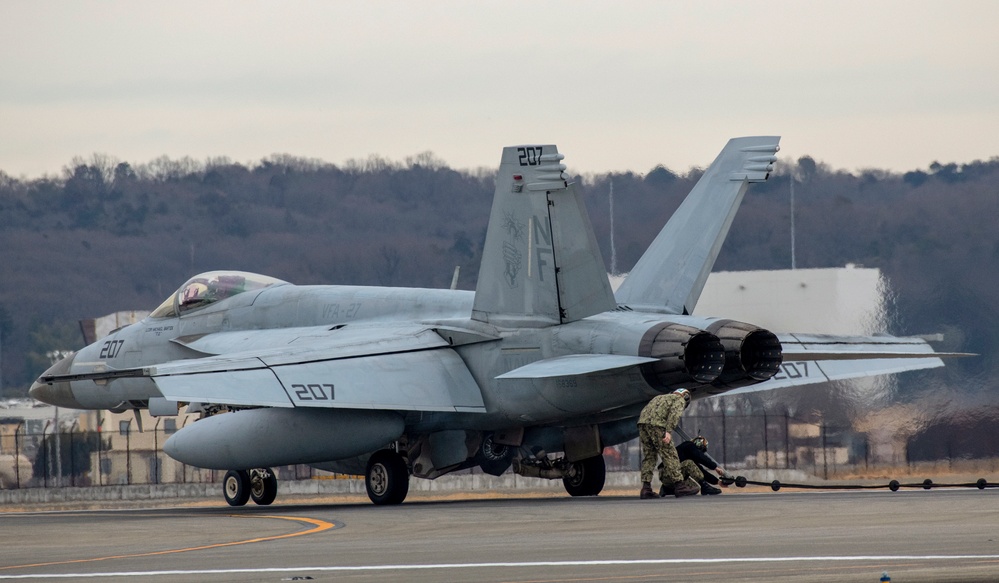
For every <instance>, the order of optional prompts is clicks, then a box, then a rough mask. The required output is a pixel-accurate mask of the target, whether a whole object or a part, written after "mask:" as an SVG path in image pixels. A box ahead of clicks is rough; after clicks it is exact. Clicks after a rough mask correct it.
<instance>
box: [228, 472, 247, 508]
mask: <svg viewBox="0 0 999 583" xmlns="http://www.w3.org/2000/svg"><path fill="white" fill-rule="evenodd" d="M222 495H223V496H225V501H226V502H227V503H228V504H229V506H244V505H245V504H246V502H247V501H248V500H249V499H250V474H249V473H248V472H247V471H246V470H229V471H228V472H226V473H225V478H222Z"/></svg>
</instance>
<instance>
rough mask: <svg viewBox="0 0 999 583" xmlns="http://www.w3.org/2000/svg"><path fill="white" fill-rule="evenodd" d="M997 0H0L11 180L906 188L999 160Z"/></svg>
mask: <svg viewBox="0 0 999 583" xmlns="http://www.w3.org/2000/svg"><path fill="white" fill-rule="evenodd" d="M997 31H999V2H993V1H990V0H983V1H980V2H968V1H951V2H940V1H938V0H937V1H932V2H919V1H913V0H904V1H894V0H892V1H871V0H862V1H844V0H836V1H823V2H802V1H800V0H789V1H784V0H769V1H767V2H742V1H740V2H735V1H733V2H713V1H703V0H702V1H692V2H685V1H669V2H667V1H635V2H547V1H536V2H510V1H503V2H468V1H460V2H408V1H407V2H377V1H372V2H352V3H347V2H290V1H281V2H259V1H258V2H251V1H246V0H243V1H238V2H211V1H208V2H206V1H198V2H188V1H177V0H171V1H169V2H165V1H161V2H152V1H129V2H114V1H101V2H94V1H58V2H56V1H46V0H40V1H38V0H36V1H27V0H25V1H22V0H0V170H2V171H4V172H6V173H7V174H10V175H12V176H15V177H20V176H25V177H28V178H35V177H38V176H40V175H43V174H57V173H59V172H60V171H61V169H62V167H63V166H65V165H67V164H68V163H69V162H70V161H71V159H72V158H73V157H74V156H84V157H88V156H90V155H91V154H93V153H102V154H108V155H111V156H114V157H116V158H119V159H122V160H127V161H129V162H133V163H143V162H147V161H149V160H151V159H153V158H156V157H158V156H161V155H164V154H165V155H168V156H170V157H172V158H179V157H183V156H191V157H193V158H196V159H204V158H206V157H209V156H228V157H230V158H232V159H233V160H234V161H237V162H256V161H258V160H259V159H261V158H263V157H265V156H268V155H270V154H274V153H287V154H292V155H295V156H302V157H313V158H321V159H323V160H326V161H329V162H333V163H337V164H339V163H342V162H344V161H346V160H348V159H352V158H356V159H363V158H367V157H368V156H369V155H371V154H378V155H381V156H384V157H387V158H390V159H393V160H403V159H404V158H406V157H407V156H411V155H413V154H417V153H420V152H424V151H428V150H429V151H432V152H433V153H435V154H436V155H437V156H438V157H440V158H442V159H443V160H444V161H445V162H447V163H448V164H449V165H451V166H452V167H455V168H477V167H481V166H486V167H492V166H495V165H497V164H498V163H499V156H500V149H501V148H502V147H503V146H506V145H513V144H521V143H538V142H549V143H556V144H558V146H559V149H560V151H562V152H563V153H564V154H565V156H566V160H565V162H566V164H567V165H568V166H569V168H570V171H575V172H603V171H608V170H634V171H637V172H646V171H648V170H649V169H651V168H653V167H654V166H655V165H656V164H665V165H666V166H668V167H670V168H672V169H675V170H681V171H682V170H686V169H688V168H689V167H690V166H694V165H697V166H705V165H707V164H708V163H710V162H711V160H712V159H713V158H714V156H715V154H717V152H718V150H720V148H721V146H722V145H723V144H724V143H725V141H726V140H727V139H728V138H729V137H732V136H737V135H749V134H779V135H782V136H783V140H782V145H783V151H782V154H781V155H782V156H783V157H784V158H785V159H796V158H797V157H799V156H801V155H804V154H809V155H812V156H814V157H815V158H816V159H818V160H819V161H823V162H826V163H828V164H830V165H831V166H833V167H834V168H845V169H848V170H856V169H858V168H869V167H873V168H886V169H892V170H901V171H905V170H912V169H916V168H925V167H926V166H927V165H928V164H929V163H931V162H933V161H935V160H939V161H941V162H959V163H960V162H969V161H972V160H975V159H988V158H991V157H994V156H997V155H999V142H997V136H999V33H997Z"/></svg>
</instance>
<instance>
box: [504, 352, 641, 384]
mask: <svg viewBox="0 0 999 583" xmlns="http://www.w3.org/2000/svg"><path fill="white" fill-rule="evenodd" d="M657 360H658V359H656V358H646V357H643V356H626V355H621V354H570V355H567V356H558V357H556V358H548V359H545V360H539V361H537V362H532V363H531V364H528V365H525V366H522V367H520V368H517V369H514V370H511V371H510V372H508V373H505V374H501V375H499V376H498V377H496V378H498V379H543V378H550V377H567V376H577V375H587V374H593V373H598V372H606V371H612V370H619V369H622V368H628V367H632V366H638V365H640V364H645V363H647V362H656V361H657Z"/></svg>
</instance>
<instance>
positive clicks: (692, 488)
mask: <svg viewBox="0 0 999 583" xmlns="http://www.w3.org/2000/svg"><path fill="white" fill-rule="evenodd" d="M688 404H690V391H688V390H687V389H677V390H675V391H673V392H672V393H669V394H666V395H659V396H658V397H654V398H653V399H652V400H651V401H649V404H648V405H646V406H645V408H644V409H642V413H641V414H640V415H639V416H638V440H639V443H640V444H641V446H642V490H641V492H639V497H640V498H642V499H643V500H648V499H651V498H658V497H659V496H658V495H657V494H656V493H655V492H653V491H652V474H653V472H654V471H655V469H656V462H657V461H658V460H659V458H662V461H663V465H662V469H661V470H660V473H659V479H660V481H661V482H662V483H663V484H670V485H671V486H672V487H673V495H674V496H676V497H677V498H679V497H681V496H688V495H690V494H697V492H698V491H699V490H700V489H699V488H698V487H697V485H696V483H693V482H690V481H686V480H684V475H683V472H682V470H681V469H680V458H679V457H678V456H677V453H676V448H675V447H674V446H673V438H672V436H671V435H670V431H672V430H674V429H676V426H677V425H678V424H679V423H680V415H682V414H683V410H684V409H686V408H687V405H688Z"/></svg>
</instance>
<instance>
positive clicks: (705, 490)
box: [701, 482, 722, 496]
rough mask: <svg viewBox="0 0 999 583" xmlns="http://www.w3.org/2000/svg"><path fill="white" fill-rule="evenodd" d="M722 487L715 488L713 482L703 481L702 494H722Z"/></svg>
mask: <svg viewBox="0 0 999 583" xmlns="http://www.w3.org/2000/svg"><path fill="white" fill-rule="evenodd" d="M721 493H722V492H721V488H715V487H714V486H712V485H711V484H707V483H705V482H701V495H702V496H714V495H715V494H721Z"/></svg>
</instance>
